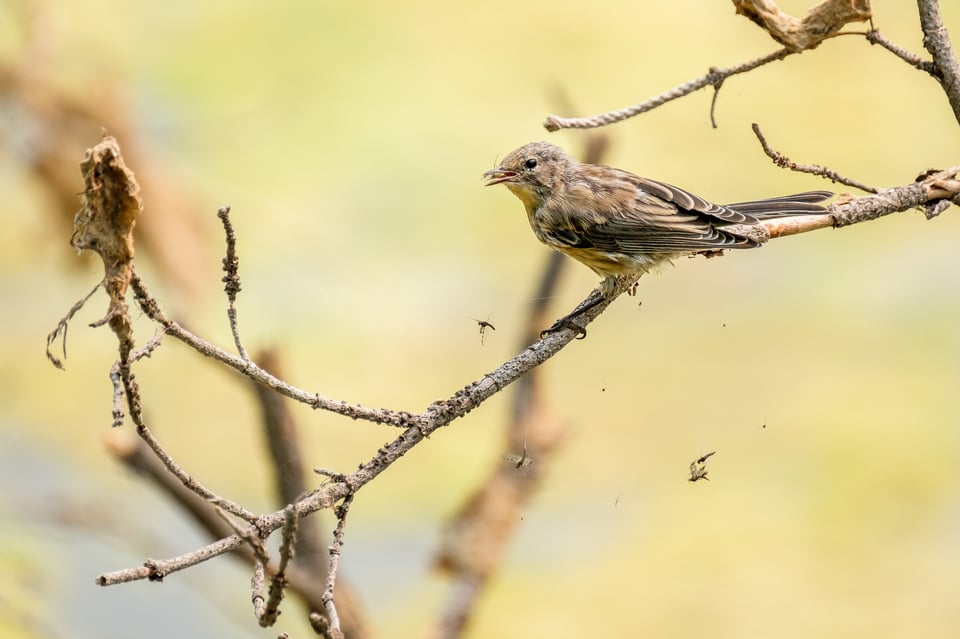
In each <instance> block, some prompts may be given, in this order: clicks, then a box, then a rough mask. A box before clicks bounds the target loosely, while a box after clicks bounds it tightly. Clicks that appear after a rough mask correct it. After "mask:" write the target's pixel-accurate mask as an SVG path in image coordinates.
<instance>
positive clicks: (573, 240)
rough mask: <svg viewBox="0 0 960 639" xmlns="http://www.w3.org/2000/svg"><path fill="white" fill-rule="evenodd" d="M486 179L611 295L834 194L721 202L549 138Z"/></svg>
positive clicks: (739, 243) (734, 245)
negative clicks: (583, 158) (577, 155)
mask: <svg viewBox="0 0 960 639" xmlns="http://www.w3.org/2000/svg"><path fill="white" fill-rule="evenodd" d="M483 177H484V178H486V185H487V186H491V185H494V184H503V185H505V186H506V187H507V188H508V189H510V191H511V192H512V193H513V194H514V195H516V196H517V197H518V198H520V201H521V202H523V206H524V208H525V209H526V210H527V219H528V220H529V222H530V227H531V228H532V229H533V232H534V234H536V236H537V239H539V240H540V241H541V242H543V243H544V244H546V245H547V246H549V247H551V248H554V249H556V250H558V251H560V252H562V253H565V254H566V255H569V256H570V257H572V258H574V259H575V260H577V261H579V262H581V263H583V264H585V265H586V266H589V267H590V268H591V269H593V270H594V271H595V272H596V273H597V274H598V275H600V276H601V277H602V278H603V281H602V282H601V283H600V291H601V293H602V295H603V297H609V296H610V295H611V294H612V293H613V291H614V289H615V286H616V278H617V276H618V275H625V274H636V275H640V274H642V273H645V272H647V271H649V270H650V269H651V268H654V267H656V266H658V265H660V264H663V263H667V262H669V261H670V260H672V259H674V258H676V257H679V256H682V255H690V254H696V253H713V252H716V251H722V250H724V249H741V248H754V247H756V246H759V244H758V243H757V242H756V241H754V240H751V239H749V238H746V237H742V236H739V235H735V234H733V233H729V232H727V231H725V230H723V227H724V226H727V225H731V224H757V223H758V222H759V221H760V220H763V219H767V218H774V217H786V216H790V215H820V214H823V213H825V212H826V209H824V208H823V207H822V206H820V205H818V204H817V203H818V202H822V201H824V200H826V199H827V198H829V197H831V196H832V195H833V193H830V192H829V191H808V192H806V193H798V194H796V195H786V196H783V197H776V198H770V199H765V200H756V201H752V202H739V203H737V204H727V205H725V206H721V205H718V204H713V203H711V202H708V201H707V200H704V199H703V198H700V197H698V196H696V195H693V194H692V193H689V192H687V191H684V190H683V189H680V188H677V187H675V186H671V185H669V184H665V183H663V182H657V181H655V180H651V179H648V178H642V177H640V176H637V175H634V174H633V173H629V172H627V171H623V170H621V169H615V168H613V167H609V166H604V165H600V164H581V163H579V162H577V161H576V160H575V159H573V158H572V157H570V156H569V155H567V153H566V152H565V151H564V150H563V149H561V148H560V147H557V146H554V145H552V144H547V143H546V142H533V143H531V144H527V145H525V146H522V147H520V148H519V149H516V150H515V151H513V152H511V153H510V154H509V155H507V156H506V157H505V158H504V159H503V162H501V163H500V165H499V166H498V167H496V168H494V169H491V170H489V171H487V172H486V173H484V174H483ZM601 299H602V298H598V299H596V300H595V301H594V302H593V304H591V305H589V306H593V305H595V304H597V303H599V302H600V301H601ZM589 306H588V307H589ZM584 310H586V308H584V307H581V308H580V309H579V311H578V312H583V311H584ZM566 320H569V317H568V318H564V319H563V320H561V321H560V322H558V324H555V325H554V328H557V327H558V325H559V324H561V323H563V322H564V321H566ZM576 328H577V329H578V330H580V331H582V328H579V327H576Z"/></svg>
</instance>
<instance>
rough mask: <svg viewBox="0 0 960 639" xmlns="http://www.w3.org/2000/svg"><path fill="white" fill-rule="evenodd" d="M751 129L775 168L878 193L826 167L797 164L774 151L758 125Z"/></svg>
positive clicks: (876, 190)
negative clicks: (815, 176) (817, 176)
mask: <svg viewBox="0 0 960 639" xmlns="http://www.w3.org/2000/svg"><path fill="white" fill-rule="evenodd" d="M751 126H752V127H753V134H754V135H756V136H757V139H758V140H760V146H762V147H763V152H764V153H766V154H767V157H769V158H770V159H771V160H773V163H774V164H776V165H777V166H779V167H781V168H785V169H790V170H791V171H796V172H798V173H811V174H813V175H819V176H820V177H825V178H827V179H828V180H830V181H832V182H839V183H840V184H845V185H847V186H852V187H853V188H855V189H860V190H861V191H866V192H867V193H879V189H876V188H874V187H872V186H868V185H866V184H863V183H862V182H858V181H856V180H853V179H850V178H847V177H844V176H842V175H840V174H839V173H837V172H836V171H834V170H832V169H828V168H827V167H824V166H820V165H819V164H798V163H796V162H794V161H793V160H791V159H790V158H788V157H787V156H785V155H783V154H782V153H780V152H779V151H777V150H776V149H774V148H773V147H772V146H770V144H769V143H768V142H767V138H766V137H765V136H764V135H763V132H762V131H761V130H760V125H759V124H757V123H756V122H754V123H753V125H751Z"/></svg>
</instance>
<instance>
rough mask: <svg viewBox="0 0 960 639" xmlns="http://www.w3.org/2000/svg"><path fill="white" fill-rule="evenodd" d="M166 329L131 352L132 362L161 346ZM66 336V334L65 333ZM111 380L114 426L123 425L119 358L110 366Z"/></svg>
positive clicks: (147, 355)
mask: <svg viewBox="0 0 960 639" xmlns="http://www.w3.org/2000/svg"><path fill="white" fill-rule="evenodd" d="M165 333H166V331H165V330H164V329H163V328H161V329H160V330H159V331H157V334H156V335H154V336H153V337H152V338H150V341H149V342H147V343H146V344H144V345H143V346H141V347H140V348H138V349H136V350H135V351H133V352H132V353H130V363H133V362H136V361H139V360H141V359H143V358H144V357H150V355H151V354H152V353H153V351H155V350H156V349H157V347H159V346H160V343H161V342H162V341H163V336H164V334H165ZM64 337H66V335H64ZM110 382H111V384H113V410H112V411H111V412H112V414H113V427H114V428H118V427H120V426H123V416H124V413H123V380H121V379H120V361H119V360H117V361H116V362H114V363H113V366H111V367H110Z"/></svg>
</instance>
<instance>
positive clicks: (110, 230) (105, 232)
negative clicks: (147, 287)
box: [70, 137, 143, 279]
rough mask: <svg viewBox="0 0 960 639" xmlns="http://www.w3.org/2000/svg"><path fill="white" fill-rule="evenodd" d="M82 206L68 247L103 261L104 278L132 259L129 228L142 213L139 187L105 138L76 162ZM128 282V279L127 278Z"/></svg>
mask: <svg viewBox="0 0 960 639" xmlns="http://www.w3.org/2000/svg"><path fill="white" fill-rule="evenodd" d="M80 172H81V173H82V174H83V186H84V188H83V193H82V194H81V196H80V201H81V204H82V207H81V209H80V211H79V212H78V213H77V215H76V217H74V218H73V237H72V238H70V244H71V245H72V246H74V247H75V248H76V249H77V250H83V249H90V250H92V251H95V252H97V253H98V254H99V255H100V257H101V258H102V259H103V265H104V269H105V273H106V276H107V278H108V279H112V278H113V276H116V275H118V273H117V270H118V269H119V270H123V267H124V266H125V265H129V264H130V262H131V261H132V260H133V227H134V225H135V224H136V222H137V216H138V215H139V214H140V211H141V210H143V202H142V201H141V200H140V186H139V185H138V184H137V180H136V178H134V175H133V171H131V170H130V169H128V168H127V165H126V164H124V162H123V156H122V155H121V154H120V145H118V144H117V140H116V139H115V138H112V137H105V138H103V140H101V141H100V143H99V144H97V145H96V146H94V147H93V148H90V149H87V153H86V155H85V156H84V158H83V161H82V162H81V163H80ZM127 279H129V277H127Z"/></svg>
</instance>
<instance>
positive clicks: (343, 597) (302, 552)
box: [250, 350, 371, 639]
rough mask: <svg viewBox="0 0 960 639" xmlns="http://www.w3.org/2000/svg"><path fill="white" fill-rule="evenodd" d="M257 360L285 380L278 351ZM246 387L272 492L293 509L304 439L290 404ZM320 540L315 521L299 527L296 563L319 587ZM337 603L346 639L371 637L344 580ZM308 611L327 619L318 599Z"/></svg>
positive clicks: (302, 478)
mask: <svg viewBox="0 0 960 639" xmlns="http://www.w3.org/2000/svg"><path fill="white" fill-rule="evenodd" d="M255 359H256V361H258V362H260V365H261V366H262V367H263V369H264V370H266V371H269V372H270V373H271V374H272V375H275V376H277V377H278V378H282V377H283V373H282V369H281V366H280V358H279V356H278V354H277V353H276V351H273V350H263V351H260V352H259V353H258V354H257V355H256V357H255ZM250 386H251V388H252V390H253V391H254V393H255V394H256V397H257V402H258V404H259V406H260V411H261V423H262V424H263V428H264V435H265V436H266V444H267V450H268V451H269V453H270V459H271V462H272V463H271V469H272V472H273V480H274V486H275V489H274V490H275V492H276V495H277V499H278V503H279V504H292V503H294V502H296V501H297V499H299V498H301V497H302V496H303V495H305V494H306V493H307V490H308V489H307V482H306V475H307V466H306V465H305V464H304V463H303V456H302V455H301V452H302V449H303V445H302V442H303V439H302V437H301V436H300V431H299V428H298V427H297V423H296V421H295V420H294V418H293V415H292V414H291V413H290V410H289V408H288V405H287V401H288V400H287V399H286V398H285V397H282V396H280V395H278V394H277V393H275V392H273V391H272V390H270V389H269V388H267V387H266V386H262V385H260V384H256V383H251V385H250ZM322 539H323V534H322V533H321V531H320V527H319V526H318V525H317V519H316V518H313V517H309V518H306V519H304V520H302V521H301V522H300V528H299V532H298V534H297V540H296V549H297V552H296V555H295V556H294V563H295V565H296V566H297V567H298V568H299V569H300V570H301V571H302V572H303V573H304V574H307V575H312V576H313V577H312V578H313V579H314V580H316V581H319V579H320V575H323V574H325V573H326V572H327V561H328V559H327V552H328V551H327V548H326V546H325V544H324V543H323V541H322ZM318 588H319V586H318ZM321 592H322V589H321ZM335 597H336V606H337V610H338V611H339V615H340V622H341V627H342V629H343V633H344V635H345V636H346V637H347V638H348V639H364V638H366V637H369V636H370V635H371V631H370V629H369V626H368V624H367V622H366V620H365V617H364V615H363V612H362V610H361V607H360V602H359V600H358V598H357V596H356V594H355V593H354V590H353V588H351V587H350V585H349V583H348V582H347V581H346V580H345V579H344V577H343V576H340V577H339V578H338V580H337V591H336V593H335ZM307 605H308V607H309V608H310V610H311V611H312V612H316V613H318V614H325V613H324V602H323V601H322V596H321V599H320V600H317V601H309V602H307Z"/></svg>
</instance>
